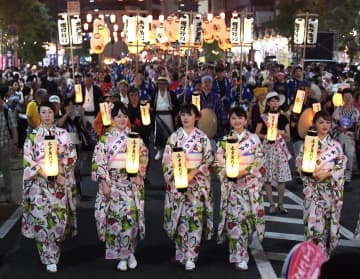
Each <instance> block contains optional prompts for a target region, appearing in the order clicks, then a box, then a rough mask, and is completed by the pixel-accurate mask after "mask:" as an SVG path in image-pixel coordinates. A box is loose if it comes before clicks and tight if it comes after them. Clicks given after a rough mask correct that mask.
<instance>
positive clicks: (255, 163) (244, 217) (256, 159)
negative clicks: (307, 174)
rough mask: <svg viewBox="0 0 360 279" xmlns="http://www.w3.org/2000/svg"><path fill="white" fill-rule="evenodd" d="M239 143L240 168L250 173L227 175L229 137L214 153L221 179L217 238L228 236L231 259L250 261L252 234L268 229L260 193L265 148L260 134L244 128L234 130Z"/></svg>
mask: <svg viewBox="0 0 360 279" xmlns="http://www.w3.org/2000/svg"><path fill="white" fill-rule="evenodd" d="M233 135H235V136H236V137H237V139H238V143H239V150H238V152H239V160H240V168H241V169H246V170H247V171H248V174H246V175H244V176H242V177H239V178H237V179H236V180H235V181H231V180H229V179H228V178H227V176H226V139H225V140H222V141H219V142H218V144H217V151H216V156H215V166H216V172H217V174H218V177H219V179H220V182H221V200H220V220H219V228H218V242H219V243H222V242H223V241H224V240H225V238H227V239H228V240H229V252H230V253H229V261H230V263H239V262H242V261H246V262H248V261H249V254H248V245H249V237H251V235H252V234H253V233H254V231H256V232H257V235H258V238H259V240H260V241H261V240H262V239H263V238H264V231H265V210H264V201H263V196H262V193H261V190H262V186H263V173H264V168H263V165H264V152H263V150H262V144H261V141H260V139H259V137H258V136H257V135H256V134H252V133H250V132H249V131H247V130H244V131H243V132H242V133H241V134H237V133H235V132H233Z"/></svg>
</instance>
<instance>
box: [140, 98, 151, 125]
mask: <svg viewBox="0 0 360 279" xmlns="http://www.w3.org/2000/svg"><path fill="white" fill-rule="evenodd" d="M140 113H141V122H142V124H143V125H144V126H149V125H150V124H151V118H150V103H149V102H146V103H141V104H140Z"/></svg>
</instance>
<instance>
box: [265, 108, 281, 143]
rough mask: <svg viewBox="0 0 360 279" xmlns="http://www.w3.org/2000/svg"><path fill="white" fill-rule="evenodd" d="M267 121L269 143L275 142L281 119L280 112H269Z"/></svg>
mask: <svg viewBox="0 0 360 279" xmlns="http://www.w3.org/2000/svg"><path fill="white" fill-rule="evenodd" d="M268 115H269V117H268V123H267V134H266V139H267V141H268V142H269V143H274V142H275V140H276V138H277V124H278V119H279V114H278V113H269V114H268Z"/></svg>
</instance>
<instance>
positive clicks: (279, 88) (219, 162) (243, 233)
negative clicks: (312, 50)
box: [0, 61, 360, 272]
mask: <svg viewBox="0 0 360 279" xmlns="http://www.w3.org/2000/svg"><path fill="white" fill-rule="evenodd" d="M140 69H141V70H139V71H137V72H136V71H135V70H134V68H133V67H132V65H130V64H129V65H113V66H112V67H108V68H106V69H104V70H101V71H100V70H97V69H93V68H90V69H86V71H85V70H84V71H81V70H80V69H79V70H78V71H77V72H76V73H74V75H72V73H71V72H70V71H69V70H67V69H66V68H56V67H50V68H37V67H32V68H31V69H30V68H28V69H25V70H26V71H15V70H11V69H6V70H5V71H3V72H2V75H1V77H2V80H1V88H0V93H1V94H0V155H1V160H0V171H1V172H2V173H3V176H4V180H5V182H6V183H4V188H1V189H0V202H11V183H12V182H11V175H10V171H9V168H8V165H9V164H8V160H9V157H10V156H9V155H10V153H11V152H12V153H13V154H14V155H16V156H23V157H24V178H23V181H24V183H23V207H24V214H23V219H22V233H23V235H24V236H26V237H28V238H33V239H34V240H35V242H36V247H37V249H38V251H39V255H40V259H41V262H42V263H43V264H44V265H46V270H47V271H48V272H57V264H58V262H59V257H60V243H61V242H62V241H63V240H64V239H65V237H66V236H73V235H76V233H77V221H76V205H77V204H78V203H79V200H80V199H81V197H82V191H81V189H82V187H83V186H84V185H82V181H81V175H80V168H81V165H80V162H81V160H80V158H81V155H82V153H83V152H84V150H88V151H90V152H92V162H91V171H92V179H93V180H94V181H96V182H98V184H99V189H98V193H97V196H96V203H95V219H96V226H97V231H98V236H99V239H100V240H101V241H104V242H105V244H106V246H105V247H106V248H105V258H106V259H117V260H119V262H118V265H117V269H118V270H121V271H126V270H127V269H134V268H136V267H137V265H138V263H137V260H136V257H135V252H136V246H137V242H138V240H139V239H143V238H144V236H145V216H144V185H146V184H147V183H148V182H149V181H148V177H147V176H148V174H147V172H148V163H149V161H150V159H151V158H149V150H150V148H155V149H156V151H157V152H156V155H155V156H154V158H153V159H154V160H160V159H161V160H162V171H163V175H164V180H165V184H166V186H164V190H165V191H166V193H165V203H164V207H165V210H164V229H165V231H166V233H167V234H168V236H169V238H170V239H172V240H173V241H174V244H175V251H176V252H175V260H176V261H179V262H180V263H182V264H184V266H185V269H186V270H189V271H191V270H194V269H195V264H196V261H197V259H198V256H199V252H200V244H201V241H202V239H210V238H211V237H212V234H213V231H214V226H213V215H214V214H213V208H214V207H213V194H212V190H211V173H212V169H215V170H216V174H217V176H218V178H219V180H220V184H221V199H220V201H221V204H220V214H219V216H220V220H219V226H218V241H219V243H221V242H223V241H224V240H225V239H227V240H228V243H229V262H230V263H233V264H234V266H235V268H236V269H238V270H247V269H248V261H249V255H248V251H247V250H248V246H249V242H250V241H251V237H252V235H253V233H256V234H257V236H258V238H259V239H260V240H262V239H263V237H264V232H265V219H264V216H265V209H264V202H263V195H262V189H263V188H264V189H265V192H266V195H267V198H268V200H269V203H270V208H269V211H268V214H287V213H288V211H287V209H286V208H285V206H284V193H285V187H286V186H285V185H286V183H287V182H290V181H292V180H296V181H297V182H298V184H299V185H300V184H302V185H303V194H304V211H303V212H304V217H303V218H304V227H305V229H304V230H305V232H304V235H305V240H310V241H313V242H314V243H316V244H317V245H318V246H319V247H320V249H321V250H322V252H323V253H324V255H325V256H327V257H329V256H330V254H331V252H332V251H333V249H334V248H335V247H336V245H337V243H338V240H339V237H340V235H339V229H340V223H339V220H340V213H341V208H342V203H343V191H344V188H345V190H349V191H351V188H350V182H351V180H352V178H353V176H354V175H355V173H357V172H359V167H358V165H359V164H360V157H358V156H357V155H359V151H360V148H359V146H360V140H359V131H360V130H359V127H360V112H359V110H360V91H357V90H359V86H360V71H357V70H356V68H350V69H348V70H347V71H345V70H344V69H343V68H342V67H341V66H340V65H337V67H334V68H327V67H325V66H324V65H310V66H307V67H306V68H305V70H304V69H302V68H301V67H300V66H289V67H287V68H285V67H284V66H283V65H279V64H276V63H273V64H270V65H261V66H260V67H259V68H257V67H256V66H254V65H245V67H243V68H242V69H240V67H239V65H237V64H234V65H226V64H224V63H222V62H221V61H220V62H218V63H217V64H216V65H200V66H198V65H197V66H196V67H195V66H194V67H192V68H191V70H189V71H187V72H186V71H185V69H186V67H185V66H184V65H177V64H174V65H170V64H169V65H167V64H166V63H158V64H144V65H142V66H141V67H140ZM77 85H79V86H80V88H81V94H82V98H81V99H82V100H81V101H79V100H77V98H76V96H75V95H76V93H75V91H76V90H75V88H76V86H77ZM298 90H302V91H304V101H303V104H302V109H301V111H300V112H297V113H294V112H293V107H294V103H295V101H296V99H297V98H298V97H297V92H298ZM337 92H340V93H341V94H342V99H343V104H342V105H340V106H338V107H335V106H334V105H333V103H332V97H333V95H334V94H335V93H337ZM195 94H199V98H200V104H199V107H197V106H196V105H195V104H193V101H192V99H193V98H192V96H193V95H195ZM102 102H107V103H109V104H111V105H110V106H111V125H108V126H104V125H103V123H102V118H101V113H100V103H102ZM146 102H148V103H149V104H150V108H151V119H152V121H151V123H152V124H151V125H144V124H143V123H142V118H141V113H140V105H141V104H143V103H146ZM315 103H320V106H321V110H320V111H318V112H316V113H315V114H314V115H313V120H312V126H313V127H314V129H315V130H316V131H317V135H318V138H319V152H318V154H317V156H318V157H317V166H316V169H315V171H314V173H313V174H312V176H305V175H303V172H302V169H301V165H302V160H303V153H304V144H303V143H304V135H303V133H301V131H300V130H299V127H300V126H304V123H302V122H301V121H302V119H303V118H302V115H303V114H305V113H307V112H308V109H310V110H312V108H313V104H315ZM204 110H210V111H212V112H213V115H214V119H210V120H211V121H210V122H209V123H208V122H206V125H208V126H209V125H214V126H215V127H211V128H213V129H212V130H214V129H215V132H214V133H213V134H210V133H209V132H208V131H207V129H204V130H201V129H200V128H198V122H199V121H202V120H204V119H202V117H203V116H202V112H204ZM270 114H277V115H278V122H277V134H276V139H275V140H274V141H270V140H269V139H268V138H267V134H268V129H269V127H268V120H269V118H270ZM208 120H209V119H208ZM213 120H214V121H213ZM306 128H310V127H306ZM132 132H137V133H138V134H139V135H140V137H141V141H140V147H139V154H140V159H139V171H138V173H137V174H136V175H129V174H128V173H127V171H126V148H127V145H126V142H127V140H128V138H129V137H131V133H132ZM46 136H53V137H54V138H55V141H56V142H57V148H58V164H59V174H58V175H57V176H56V177H55V178H54V177H48V176H47V174H46V173H45V171H44V170H45V166H44V156H45V152H44V144H45V137H46ZM229 138H235V141H236V142H237V143H238V155H239V158H240V166H239V171H238V174H237V175H236V178H235V179H233V178H232V179H230V178H229V177H228V175H227V170H226V141H227V140H228V139H229ZM9 147H11V148H9ZM179 147H180V148H181V149H182V150H183V151H184V152H185V155H186V165H187V169H188V170H187V177H188V186H187V188H185V190H179V189H177V186H176V183H175V178H174V166H173V165H172V156H173V153H174V152H175V151H174V150H176V148H179ZM273 187H276V188H277V191H278V200H277V204H275V201H274V198H273V194H272V190H273ZM355 237H356V238H360V218H359V221H358V225H357V228H356V231H355Z"/></svg>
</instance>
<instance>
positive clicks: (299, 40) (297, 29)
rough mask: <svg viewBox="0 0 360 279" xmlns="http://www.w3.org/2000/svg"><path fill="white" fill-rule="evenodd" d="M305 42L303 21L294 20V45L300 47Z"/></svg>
mask: <svg viewBox="0 0 360 279" xmlns="http://www.w3.org/2000/svg"><path fill="white" fill-rule="evenodd" d="M304 41H305V19H304V18H296V19H295V26H294V44H296V45H302V44H303V43H304Z"/></svg>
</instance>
